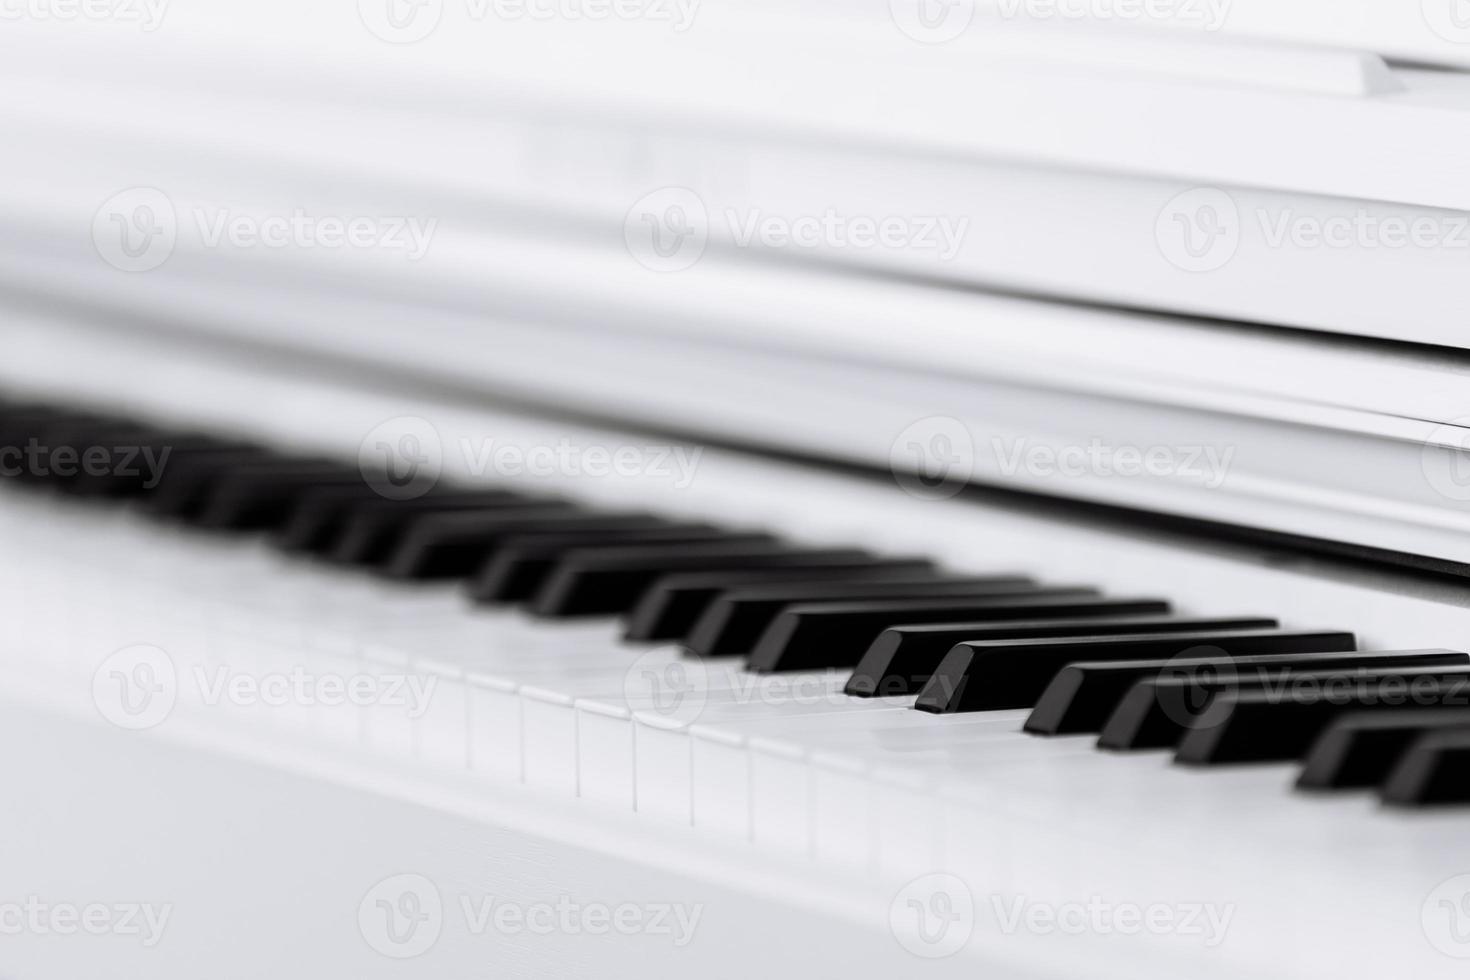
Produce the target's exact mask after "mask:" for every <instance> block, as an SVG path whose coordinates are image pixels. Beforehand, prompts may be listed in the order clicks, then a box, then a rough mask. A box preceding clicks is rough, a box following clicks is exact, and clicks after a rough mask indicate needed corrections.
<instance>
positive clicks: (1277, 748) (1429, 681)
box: [1174, 667, 1470, 766]
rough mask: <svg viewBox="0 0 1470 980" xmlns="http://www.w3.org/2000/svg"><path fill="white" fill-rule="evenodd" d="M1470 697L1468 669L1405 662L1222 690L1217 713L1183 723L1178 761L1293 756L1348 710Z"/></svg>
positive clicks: (1441, 703) (1459, 701)
mask: <svg viewBox="0 0 1470 980" xmlns="http://www.w3.org/2000/svg"><path fill="white" fill-rule="evenodd" d="M1293 676H1294V678H1295V679H1296V680H1298V681H1300V680H1301V678H1300V676H1299V675H1293ZM1467 703H1470V668H1444V667H1439V668H1435V667H1427V668H1416V669H1409V668H1404V669H1400V670H1396V671H1394V672H1392V673H1390V674H1380V675H1378V676H1377V677H1374V678H1368V679H1364V678H1351V677H1350V678H1347V679H1345V680H1343V681H1342V682H1341V683H1332V682H1329V681H1327V680H1323V681H1322V682H1321V683H1316V682H1314V683H1311V684H1308V685H1303V684H1300V683H1297V684H1293V685H1290V686H1289V687H1288V689H1287V690H1285V691H1281V690H1273V689H1271V688H1269V687H1262V688H1259V689H1255V690H1240V691H1232V692H1229V693H1221V694H1217V695H1215V696H1214V698H1212V699H1211V707H1212V708H1219V709H1220V711H1219V714H1220V717H1219V718H1218V719H1215V718H1211V719H1210V722H1211V723H1209V724H1206V723H1204V721H1205V720H1204V719H1201V720H1200V721H1196V722H1195V723H1194V724H1193V725H1191V726H1190V727H1189V728H1188V729H1186V730H1185V732H1184V737H1183V738H1181V739H1180V740H1179V747H1178V749H1177V750H1176V751H1175V753H1174V761H1175V762H1181V763H1184V764H1186V765H1196V766H1213V765H1224V764H1231V763H1240V762H1288V761H1290V760H1292V759H1297V758H1300V757H1301V756H1302V755H1304V754H1306V752H1307V750H1308V749H1309V748H1311V747H1312V742H1313V741H1314V740H1315V739H1316V738H1317V736H1318V735H1320V734H1321V733H1322V730H1323V729H1324V728H1326V727H1327V725H1328V724H1330V723H1331V722H1332V721H1333V720H1334V719H1335V718H1337V717H1338V716H1339V715H1343V714H1346V713H1347V712H1349V711H1385V710H1389V709H1392V708H1413V709H1416V710H1419V711H1427V710H1430V709H1434V708H1445V707H1457V706H1459V705H1463V704H1467Z"/></svg>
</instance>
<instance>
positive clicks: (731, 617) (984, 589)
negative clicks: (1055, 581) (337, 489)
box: [684, 572, 1037, 657]
mask: <svg viewBox="0 0 1470 980" xmlns="http://www.w3.org/2000/svg"><path fill="white" fill-rule="evenodd" d="M1036 588H1037V586H1036V583H1035V582H1034V581H1032V580H1031V579H1029V578H1027V577H1025V576H1024V575H988V576H965V577H960V576H956V575H954V574H952V573H950V572H935V573H933V574H932V575H927V576H926V575H921V576H918V577H915V578H909V577H907V576H905V577H904V579H903V580H901V581H881V582H842V583H836V584H834V583H827V582H823V583H820V584H817V585H773V586H768V587H765V588H752V589H737V590H735V591H732V592H726V593H722V594H721V595H720V596H719V597H718V598H716V599H715V601H714V602H711V603H710V604H709V606H708V607H707V608H706V609H705V611H704V613H703V614H702V615H701V616H700V617H699V620H698V621H697V622H696V623H695V624H694V626H693V627H691V628H690V630H689V633H688V635H687V636H686V637H685V640H684V646H685V648H686V649H687V650H688V652H689V653H690V654H691V655H693V656H696V657H743V656H746V655H748V654H749V653H750V652H751V651H752V650H754V649H755V645H756V643H757V642H758V641H759V640H760V638H761V634H763V633H764V632H765V631H766V629H767V628H768V627H769V626H770V625H771V622H772V620H774V619H775V618H776V617H777V616H778V615H780V613H781V611H782V610H783V609H785V608H786V607H788V606H794V605H798V604H800V605H810V604H812V603H819V602H842V603H846V602H857V601H859V600H865V599H874V600H877V599H892V600H893V601H895V602H897V601H900V600H903V599H946V598H950V597H955V596H989V595H995V594H996V593H1011V592H1015V593H1020V592H1034V591H1035V590H1036Z"/></svg>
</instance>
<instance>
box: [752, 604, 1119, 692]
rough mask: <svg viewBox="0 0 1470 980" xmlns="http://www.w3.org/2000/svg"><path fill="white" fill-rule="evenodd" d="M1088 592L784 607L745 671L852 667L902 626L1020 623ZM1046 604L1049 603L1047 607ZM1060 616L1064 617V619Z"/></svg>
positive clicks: (758, 641) (1063, 606) (1062, 614)
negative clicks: (883, 636)
mask: <svg viewBox="0 0 1470 980" xmlns="http://www.w3.org/2000/svg"><path fill="white" fill-rule="evenodd" d="M1095 595H1096V593H1095V592H1094V591H1093V590H1092V589H1085V588H1080V587H1077V586H1057V587H1050V586H1048V587H1036V586H1032V587H1029V588H1028V589H1027V590H1026V591H1024V592H1021V591H1017V589H1016V587H1015V586H1010V587H1007V586H999V587H997V588H996V589H995V590H994V591H992V592H990V593H989V594H985V593H977V594H975V595H972V596H953V597H950V598H946V599H904V600H890V599H872V600H869V601H866V602H830V603H825V602H824V603H814V604H811V605H807V604H805V603H802V604H799V605H794V606H787V607H786V608H785V609H783V610H781V612H779V613H778V614H777V615H776V618H775V619H773V620H771V625H770V626H769V627H767V628H766V631H765V632H764V633H762V634H761V637H760V639H759V640H757V641H756V644H755V649H753V650H752V651H751V652H750V657H749V658H748V659H747V660H746V669H748V670H751V671H754V672H756V673H762V674H769V673H778V672H783V671H791V670H827V669H831V668H835V667H851V666H853V665H854V664H856V663H857V662H858V661H859V660H861V659H862V656H863V654H864V653H865V652H866V651H867V649H868V647H869V646H871V645H872V643H873V640H874V639H875V638H877V636H878V634H879V633H881V632H883V631H884V630H885V629H888V628H889V627H891V626H898V625H901V624H904V623H951V622H956V621H958V620H962V619H963V620H981V619H984V618H986V616H987V614H989V615H990V616H991V618H993V619H997V620H1003V619H1021V618H1025V617H1026V616H1027V615H1028V614H1031V615H1032V616H1033V617H1035V618H1042V617H1041V616H1038V615H1037V614H1038V613H1047V614H1049V611H1050V610H1051V609H1056V608H1065V606H1066V604H1067V603H1069V602H1073V601H1076V600H1079V599H1083V600H1085V599H1091V598H1094V597H1095ZM1048 603H1051V604H1050V605H1049V604H1048ZM1058 615H1061V616H1064V617H1065V616H1066V615H1067V613H1065V612H1063V613H1059V614H1058Z"/></svg>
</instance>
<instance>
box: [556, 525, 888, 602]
mask: <svg viewBox="0 0 1470 980" xmlns="http://www.w3.org/2000/svg"><path fill="white" fill-rule="evenodd" d="M865 554H866V553H865V552H862V551H859V550H857V549H853V548H834V549H817V548H811V547H799V546H795V545H792V544H790V543H787V542H783V541H770V540H767V541H749V542H743V543H724V542H719V543H711V544H705V543H699V544H670V545H660V546H653V547H639V548H608V549H599V550H597V551H573V552H570V553H568V554H567V556H566V557H565V558H564V559H563V560H562V561H561V563H560V564H559V565H557V567H556V568H555V569H554V570H553V571H552V572H551V574H550V575H549V576H547V579H546V583H545V584H544V585H543V586H542V587H541V590H540V591H539V592H537V593H536V598H535V599H533V600H532V601H531V605H530V611H531V612H533V613H534V614H536V615H538V616H595V615H616V614H620V613H625V612H627V611H628V610H630V609H632V608H633V607H634V606H635V605H637V604H638V601H639V600H640V599H641V598H642V596H643V593H644V592H645V591H647V590H648V588H649V587H650V586H652V585H653V583H654V582H655V581H657V580H658V579H659V578H660V577H661V576H663V575H668V574H671V573H674V572H689V571H716V570H720V569H730V570H733V569H741V568H782V567H784V566H787V565H792V564H797V563H800V564H803V565H807V564H810V563H811V562H813V561H817V560H829V561H838V562H847V561H852V560H853V559H855V558H858V557H861V556H863V555H865Z"/></svg>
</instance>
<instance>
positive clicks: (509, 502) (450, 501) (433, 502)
mask: <svg viewBox="0 0 1470 980" xmlns="http://www.w3.org/2000/svg"><path fill="white" fill-rule="evenodd" d="M549 506H563V507H569V508H570V507H571V506H572V505H571V504H569V503H567V502H566V501H561V500H558V499H557V498H553V497H531V496H523V495H520V494H514V493H506V492H505V491H503V490H491V489H486V490H468V491H456V492H453V493H429V494H426V495H424V496H422V497H413V498H410V499H408V500H364V501H362V502H361V503H358V504H354V505H353V506H352V507H351V509H350V510H349V512H348V513H347V514H345V515H343V517H342V523H341V527H340V528H339V530H338V531H337V533H336V538H335V540H333V541H332V543H331V544H330V545H329V546H327V547H326V548H324V549H323V550H321V551H319V552H318V554H319V555H320V556H321V557H323V558H325V559H327V560H329V561H332V562H336V563H338V564H342V565H357V566H372V567H374V568H376V567H379V566H381V565H382V564H383V563H384V562H385V561H387V560H388V558H389V557H390V556H391V555H392V554H393V553H394V551H396V550H397V548H398V545H399V542H401V541H402V539H403V536H404V535H405V534H407V533H408V531H409V530H410V529H411V528H412V527H413V525H414V522H415V521H417V520H418V519H419V518H420V517H423V516H425V515H428V514H444V513H454V512H459V511H483V512H490V511H496V512H501V513H510V512H511V511H515V510H519V511H523V512H524V511H530V510H535V509H545V508H547V507H549Z"/></svg>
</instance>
